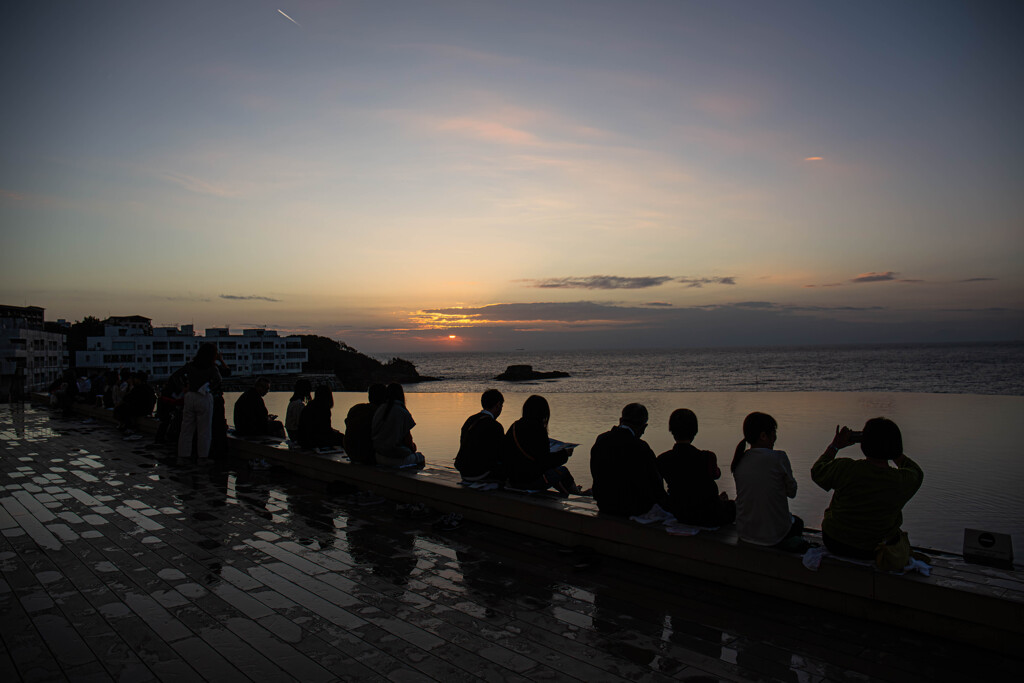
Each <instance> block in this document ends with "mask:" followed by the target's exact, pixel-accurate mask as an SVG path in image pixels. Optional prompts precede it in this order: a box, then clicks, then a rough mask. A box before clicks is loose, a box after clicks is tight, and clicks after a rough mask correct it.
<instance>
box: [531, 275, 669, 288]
mask: <svg viewBox="0 0 1024 683" xmlns="http://www.w3.org/2000/svg"><path fill="white" fill-rule="evenodd" d="M671 280H672V278H671V277H668V276H667V275H657V276H642V277H620V276H618V275H590V276H588V277H552V278H545V279H542V280H520V282H529V283H532V284H530V285H529V286H530V287H539V288H540V289H647V288H648V287H657V286H659V285H663V284H665V283H666V282H669V281H671Z"/></svg>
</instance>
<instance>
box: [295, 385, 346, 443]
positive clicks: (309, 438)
mask: <svg viewBox="0 0 1024 683" xmlns="http://www.w3.org/2000/svg"><path fill="white" fill-rule="evenodd" d="M333 407H334V392H333V391H332V390H331V387H330V385H329V384H321V385H320V386H318V387H317V388H316V394H315V396H314V397H313V400H312V401H310V402H309V403H308V404H306V407H305V408H303V409H302V412H301V413H300V414H299V445H301V446H302V447H303V448H331V447H333V446H340V445H342V444H343V443H344V442H345V435H344V434H342V433H341V432H339V431H338V430H337V429H335V428H334V427H333V426H332V425H331V409H332V408H333Z"/></svg>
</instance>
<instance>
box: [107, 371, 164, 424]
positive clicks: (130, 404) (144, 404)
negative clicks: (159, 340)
mask: <svg viewBox="0 0 1024 683" xmlns="http://www.w3.org/2000/svg"><path fill="white" fill-rule="evenodd" d="M147 379H148V378H147V377H146V373H145V372H133V373H132V374H131V375H129V377H128V393H126V394H125V395H124V398H123V399H122V400H121V405H119V406H117V407H116V408H114V417H116V418H117V422H118V424H117V428H118V429H120V430H121V431H122V432H126V433H127V434H128V435H129V436H133V434H134V430H135V428H136V424H137V423H138V420H139V418H140V417H145V416H146V415H150V414H151V413H152V412H153V406H154V405H156V392H155V391H153V387H151V386H150V385H149V382H148V381H147Z"/></svg>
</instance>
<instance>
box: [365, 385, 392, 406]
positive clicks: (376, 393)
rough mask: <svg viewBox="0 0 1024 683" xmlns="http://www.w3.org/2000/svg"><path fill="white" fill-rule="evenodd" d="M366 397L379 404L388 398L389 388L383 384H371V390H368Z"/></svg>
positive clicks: (376, 404)
mask: <svg viewBox="0 0 1024 683" xmlns="http://www.w3.org/2000/svg"><path fill="white" fill-rule="evenodd" d="M366 398H367V400H369V402H370V403H372V404H373V405H375V406H379V405H380V404H382V403H384V401H386V400H388V388H387V387H386V386H384V385H383V384H371V385H370V389H369V391H367V392H366Z"/></svg>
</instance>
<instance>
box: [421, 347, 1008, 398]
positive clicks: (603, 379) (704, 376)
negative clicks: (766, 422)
mask: <svg viewBox="0 0 1024 683" xmlns="http://www.w3.org/2000/svg"><path fill="white" fill-rule="evenodd" d="M401 356H402V357H403V358H405V359H407V360H409V361H412V362H413V363H414V364H415V365H416V368H417V369H418V370H419V371H420V373H421V374H423V375H429V376H432V377H440V378H442V381H440V382H424V383H421V384H418V385H409V386H407V387H406V391H429V392H449V391H483V390H484V389H486V388H488V387H491V386H497V387H499V388H500V389H501V390H502V391H522V392H527V393H535V392H538V391H542V392H574V393H580V392H582V393H585V392H594V391H642V392H646V391H900V392H915V393H917V392H924V393H938V394H1004V395H1012V396H1024V342H1012V343H1001V344H928V345H924V344H922V345H873V346H805V347H776V348H725V349H721V348H720V349H675V350H670V351H669V350H665V351H649V350H645V351H576V352H573V351H553V352H527V351H515V352H502V353H486V352H476V353H418V354H401ZM524 364H525V365H532V366H533V369H534V370H544V371H550V370H561V371H563V372H568V373H569V374H570V375H572V376H571V377H568V378H563V379H557V380H544V381H540V382H529V383H514V382H495V381H494V380H493V378H494V377H495V376H496V375H498V374H500V373H501V372H503V371H504V370H505V368H506V367H507V366H509V365H524Z"/></svg>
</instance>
